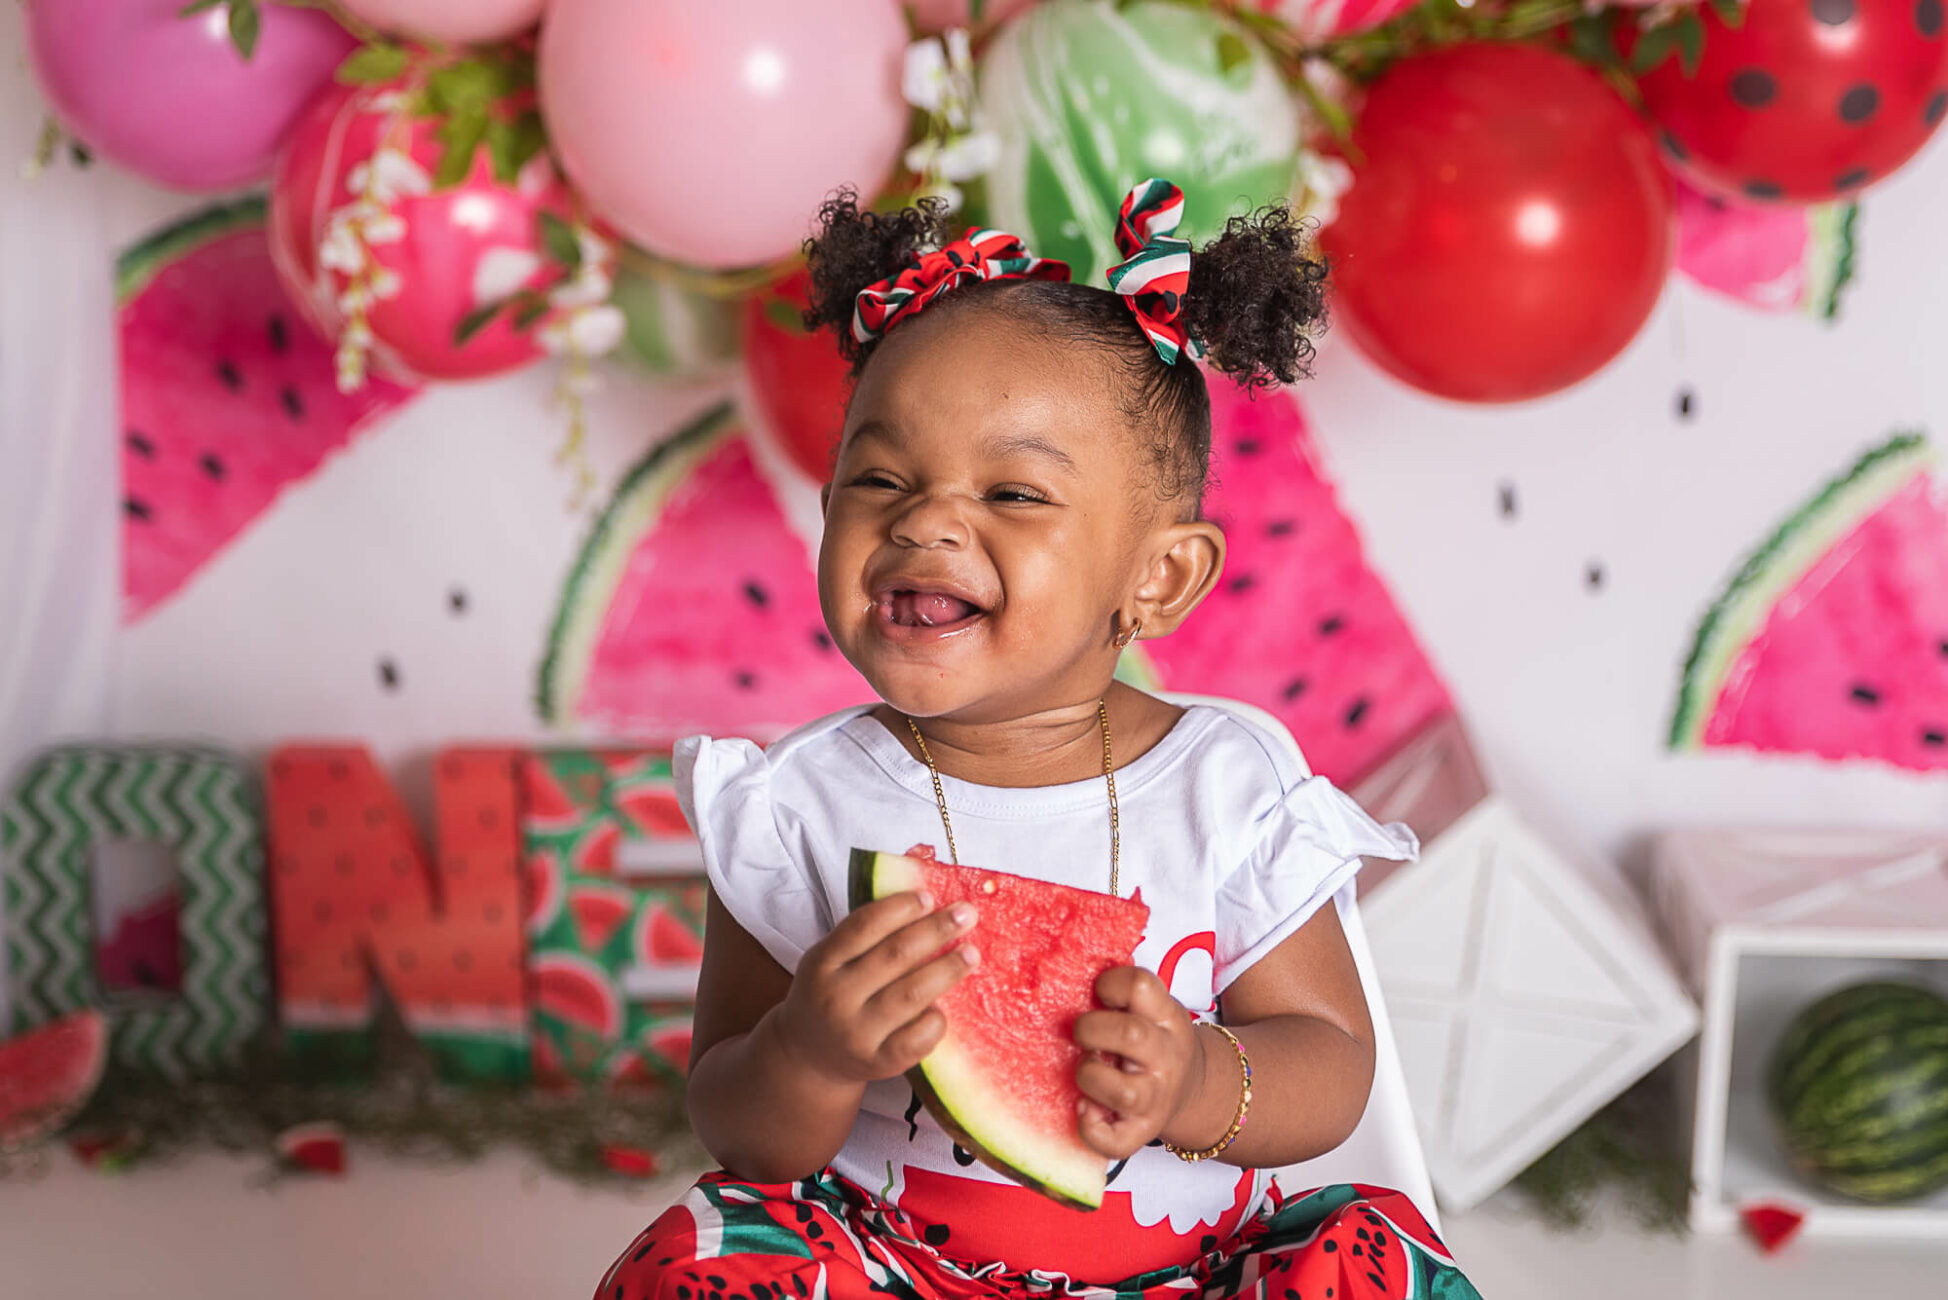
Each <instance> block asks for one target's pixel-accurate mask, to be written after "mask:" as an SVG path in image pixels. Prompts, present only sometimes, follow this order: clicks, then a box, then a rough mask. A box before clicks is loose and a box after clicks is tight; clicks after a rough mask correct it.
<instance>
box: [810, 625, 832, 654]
mask: <svg viewBox="0 0 1948 1300" xmlns="http://www.w3.org/2000/svg"><path fill="white" fill-rule="evenodd" d="M812 644H813V645H815V646H817V647H818V648H819V649H821V650H823V651H825V652H827V653H828V654H829V653H830V652H831V650H832V638H831V636H830V635H828V634H827V633H826V632H825V630H824V629H822V628H821V629H820V630H819V631H816V632H814V633H812Z"/></svg>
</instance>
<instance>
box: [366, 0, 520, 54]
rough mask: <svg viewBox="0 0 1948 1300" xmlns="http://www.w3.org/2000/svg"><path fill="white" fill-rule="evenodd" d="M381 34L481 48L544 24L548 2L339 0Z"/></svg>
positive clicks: (516, 0) (518, 0)
mask: <svg viewBox="0 0 1948 1300" xmlns="http://www.w3.org/2000/svg"><path fill="white" fill-rule="evenodd" d="M339 3H340V4H342V5H344V6H345V9H346V11H347V12H348V13H350V14H351V15H352V16H353V17H355V18H363V19H364V20H365V21H366V22H368V23H371V24H372V25H373V26H374V27H377V28H378V29H379V30H381V31H386V32H396V33H400V34H403V35H407V36H417V37H419V38H420V39H422V40H428V41H444V42H446V43H447V44H449V45H478V44H481V43H483V42H486V41H500V40H506V39H507V38H508V37H510V36H516V35H519V34H520V33H521V32H524V31H526V30H527V29H528V28H530V27H532V26H534V25H535V24H536V23H537V22H539V21H541V10H542V9H543V8H544V7H545V5H546V3H547V0H339Z"/></svg>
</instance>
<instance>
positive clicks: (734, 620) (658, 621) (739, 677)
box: [537, 405, 873, 740]
mask: <svg viewBox="0 0 1948 1300" xmlns="http://www.w3.org/2000/svg"><path fill="white" fill-rule="evenodd" d="M747 438H748V435H747V434H746V433H745V432H744V431H743V430H742V429H741V428H739V427H738V426H737V425H736V424H735V423H734V422H733V420H732V418H731V414H730V407H729V406H728V405H724V406H720V407H718V408H716V409H714V410H712V411H711V412H710V413H709V414H707V415H705V416H704V417H703V418H701V419H699V420H698V421H696V422H695V423H694V424H691V425H690V426H689V427H687V428H685V429H683V430H682V431H680V432H679V433H677V434H676V435H675V436H674V437H671V438H670V439H668V440H667V441H665V442H663V443H662V444H661V445H659V446H658V447H656V448H655V449H654V450H653V451H651V452H650V453H649V455H648V456H647V457H645V458H644V459H643V460H642V461H641V462H640V463H639V464H638V465H637V466H636V467H635V468H634V469H632V470H631V471H630V472H629V473H628V475H627V476H626V477H625V478H624V479H623V482H622V486H621V487H620V488H618V489H617V490H616V494H615V498H614V499H613V500H612V501H611V502H610V503H609V505H608V507H607V509H605V510H604V511H603V513H602V516H601V518H600V519H599V520H598V521H597V522H596V525H595V529H594V531H593V533H592V534H591V535H590V537H589V539H588V541H587V543H586V544H585V545H584V547H583V549H582V554H581V557H580V558H579V559H578V560H577V561H576V563H575V567H574V569H573V571H572V572H571V573H570V574H569V578H568V583H567V585H566V587H565V589H564V590H563V592H562V597H561V603H560V606H559V609H558V611H557V613H556V615H555V621H554V628H553V631H552V632H551V634H550V636H549V642H548V651H547V655H546V657H545V658H544V659H543V661H542V665H541V674H540V686H539V691H538V693H537V704H538V707H539V709H540V712H541V715H542V717H543V718H545V719H547V720H548V721H551V722H555V723H566V722H568V721H569V720H570V719H576V718H579V719H581V720H584V721H586V722H592V723H595V724H597V725H598V726H601V727H604V728H607V729H610V730H617V731H631V732H637V733H645V734H648V735H650V736H652V737H655V738H658V739H669V738H674V737H677V736H684V735H690V734H692V733H695V732H710V733H713V734H716V735H738V736H751V737H754V738H757V739H761V740H768V739H773V738H775V737H777V736H780V735H782V734H784V733H785V732H786V731H789V730H790V729H791V728H793V727H795V726H798V725H799V724H800V723H803V722H804V721H805V720H806V719H808V718H813V717H817V716H819V715H820V714H823V713H829V712H831V711H833V710H835V709H839V708H843V707H845V706H846V705H849V704H858V703H861V702H863V701H866V700H870V699H872V698H873V696H872V691H871V689H870V688H869V687H867V685H866V683H865V682H864V681H863V680H862V679H861V678H860V677H859V674H858V673H856V672H855V671H853V669H852V666H851V665H850V664H848V663H846V661H845V659H844V657H843V656H841V655H840V654H839V652H838V650H837V649H836V648H835V647H834V646H833V644H832V640H831V638H830V637H829V636H828V635H827V634H826V631H825V621H824V618H823V617H822V616H821V615H820V613H819V608H818V591H817V584H816V582H815V580H814V578H813V575H812V567H811V560H810V557H809V556H808V555H807V554H806V551H805V547H804V545H803V543H801V542H800V541H799V540H798V538H797V537H796V536H795V535H794V534H793V533H792V532H791V531H790V529H789V528H788V527H787V526H786V523H785V519H784V515H783V514H782V513H781V512H780V510H779V508H778V503H777V500H776V498H775V497H774V496H773V495H772V492H771V489H770V488H769V487H767V486H766V485H765V482H764V480H763V479H762V478H761V477H760V476H759V475H758V473H757V470H756V468H755V467H754V465H753V463H752V460H751V452H750V447H749V445H748V441H747Z"/></svg>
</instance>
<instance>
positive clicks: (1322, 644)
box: [1120, 374, 1453, 786]
mask: <svg viewBox="0 0 1948 1300" xmlns="http://www.w3.org/2000/svg"><path fill="white" fill-rule="evenodd" d="M1208 379H1209V381H1210V390H1211V459H1212V464H1211V469H1212V478H1213V481H1214V482H1215V483H1216V484H1217V487H1216V488H1215V489H1214V490H1213V491H1212V492H1211V493H1210V495H1209V497H1208V499H1207V500H1206V502H1205V513H1206V514H1207V515H1208V516H1209V517H1210V518H1211V519H1212V520H1213V521H1214V522H1216V523H1217V524H1218V525H1219V526H1220V527H1222V528H1223V529H1224V533H1225V537H1226V539H1227V541H1228V543H1229V548H1230V554H1229V557H1228V558H1227V560H1226V561H1225V568H1224V576H1223V578H1222V579H1221V581H1220V584H1219V586H1218V589H1217V590H1216V591H1213V592H1212V593H1211V595H1210V596H1209V597H1208V598H1206V600H1205V601H1204V603H1203V604H1202V605H1201V606H1199V607H1198V609H1197V610H1196V612H1194V613H1193V614H1192V615H1191V616H1190V618H1189V619H1187V620H1185V622H1184V624H1183V626H1182V627H1180V628H1179V629H1178V630H1177V631H1176V632H1174V633H1172V634H1171V635H1170V636H1168V637H1163V638H1160V639H1157V640H1153V641H1140V642H1138V643H1137V644H1136V645H1135V646H1132V647H1131V649H1130V651H1129V652H1127V653H1126V654H1125V657H1124V663H1123V668H1122V671H1121V673H1120V675H1121V676H1123V677H1125V678H1126V679H1128V680H1130V681H1132V682H1134V683H1135V684H1136V685H1138V686H1141V687H1144V688H1145V689H1149V690H1156V689H1169V690H1173V691H1189V692H1193V693H1196V694H1204V695H1217V696H1224V697H1228V698H1231V699H1237V700H1243V701H1244V702H1246V703H1248V704H1256V705H1258V706H1259V707H1261V708H1264V709H1266V710H1269V711H1270V712H1271V713H1272V715H1273V716H1275V717H1276V718H1278V720H1279V721H1280V722H1282V723H1284V724H1285V726H1286V727H1287V728H1288V729H1289V730H1290V731H1291V732H1292V734H1293V736H1294V737H1296V738H1297V740H1298V742H1299V746H1300V747H1301V748H1302V749H1303V750H1304V751H1305V755H1306V758H1307V760H1308V761H1309V762H1310V763H1311V765H1312V768H1313V770H1314V771H1316V772H1318V773H1319V774H1320V775H1322V776H1326V777H1329V778H1331V779H1332V780H1333V781H1334V782H1335V783H1337V784H1339V785H1342V786H1346V785H1351V784H1353V783H1355V782H1357V781H1359V780H1360V779H1361V778H1362V777H1364V776H1366V775H1367V774H1368V773H1369V772H1371V771H1372V770H1373V769H1374V768H1376V767H1378V766H1379V765H1380V764H1381V763H1382V762H1384V761H1385V760H1386V759H1387V758H1388V757H1389V756H1391V755H1392V754H1393V753H1394V751H1395V750H1397V749H1399V748H1400V746H1401V745H1403V744H1405V743H1406V742H1407V741H1408V740H1410V739H1412V738H1413V737H1414V736H1415V735H1417V734H1418V733H1419V732H1420V731H1421V729H1422V728H1424V727H1426V726H1427V725H1428V724H1429V723H1431V722H1433V721H1434V720H1435V719H1437V718H1440V717H1443V716H1446V715H1447V714H1448V713H1449V712H1451V711H1452V709H1453V704H1452V703H1451V702H1450V700H1449V698H1448V693H1447V688H1446V687H1445V686H1444V685H1442V683H1441V679H1440V677H1439V676H1438V675H1436V673H1435V671H1434V668H1433V665H1432V664H1430V663H1429V662H1428V660H1427V656H1426V655H1425V654H1424V653H1423V652H1422V651H1421V648H1420V645H1419V643H1418V642H1416V641H1415V639H1414V634H1413V632H1412V631H1411V630H1410V629H1409V628H1408V626H1407V622H1406V620H1405V619H1404V618H1402V617H1401V615H1400V611H1399V610H1398V609H1397V608H1395V606H1394V603H1393V598H1392V596H1391V595H1389V594H1388V592H1387V588H1386V586H1385V584H1384V583H1382V582H1381V581H1380V579H1379V577H1378V576H1377V575H1376V574H1375V573H1374V572H1373V570H1372V569H1370V568H1368V567H1367V563H1366V557H1365V555H1364V553H1363V550H1362V548H1361V545H1360V538H1359V534H1358V532H1357V531H1355V529H1354V527H1353V524H1352V521H1351V520H1349V519H1347V517H1346V516H1345V515H1344V514H1342V513H1340V509H1339V504H1338V502H1337V501H1336V500H1335V499H1334V493H1333V487H1332V483H1331V482H1330V481H1329V480H1328V479H1327V478H1326V476H1325V474H1324V473H1323V472H1322V470H1321V469H1320V467H1319V464H1318V460H1317V457H1316V454H1315V453H1314V451H1313V449H1312V445H1311V440H1310V437H1309V435H1308V434H1307V432H1306V427H1305V419H1304V416H1303V415H1302V414H1301V413H1300V411H1299V407H1298V404H1297V402H1295V401H1294V400H1293V398H1292V397H1291V395H1290V394H1289V393H1286V392H1282V391H1281V392H1269V393H1263V394H1260V395H1259V396H1258V397H1257V399H1256V400H1253V399H1252V398H1251V397H1250V396H1249V395H1248V394H1247V393H1246V392H1245V391H1244V390H1243V389H1241V388H1239V387H1238V386H1237V385H1236V384H1234V383H1232V382H1231V381H1230V380H1228V379H1225V378H1224V377H1223V376H1221V375H1217V374H1211V375H1209V376H1208Z"/></svg>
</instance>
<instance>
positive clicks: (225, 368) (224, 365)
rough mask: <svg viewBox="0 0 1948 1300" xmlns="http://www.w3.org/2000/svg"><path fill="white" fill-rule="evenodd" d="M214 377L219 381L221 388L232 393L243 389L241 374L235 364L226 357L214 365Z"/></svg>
mask: <svg viewBox="0 0 1948 1300" xmlns="http://www.w3.org/2000/svg"><path fill="white" fill-rule="evenodd" d="M216 377H217V378H218V379H221V380H222V381H223V386H224V387H225V388H227V389H229V390H230V391H231V392H233V393H235V392H239V391H241V390H242V388H243V372H242V371H241V370H239V369H237V363H236V362H234V361H232V360H230V359H229V358H228V357H225V358H224V359H223V360H221V361H219V362H217V363H216Z"/></svg>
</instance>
